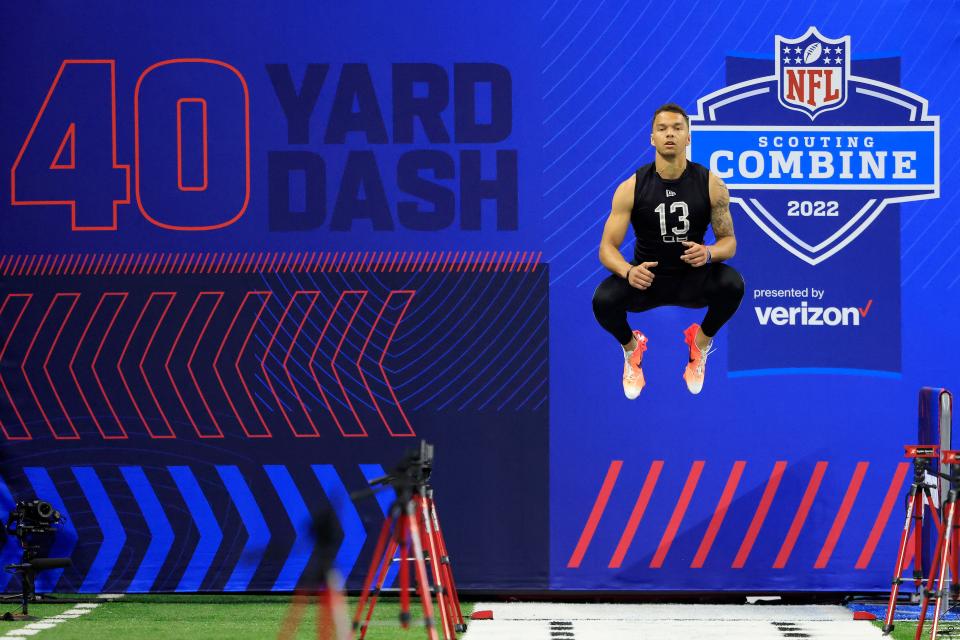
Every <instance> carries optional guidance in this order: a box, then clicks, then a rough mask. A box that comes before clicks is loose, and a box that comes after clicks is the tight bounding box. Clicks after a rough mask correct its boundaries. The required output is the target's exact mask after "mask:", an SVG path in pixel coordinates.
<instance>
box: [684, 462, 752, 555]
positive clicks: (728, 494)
mask: <svg viewBox="0 0 960 640" xmlns="http://www.w3.org/2000/svg"><path fill="white" fill-rule="evenodd" d="M746 466H747V463H746V462H745V461H743V460H737V461H736V462H734V463H733V469H731V470H730V475H729V476H728V477H727V484H726V486H725V487H724V488H723V493H722V494H721V495H720V502H718V503H717V508H716V509H715V510H714V512H713V517H712V518H711V519H710V525H709V526H708V527H707V532H706V533H705V534H704V536H703V540H701V541H700V548H698V549H697V554H696V555H695V556H694V557H693V562H692V563H691V564H690V568H691V569H700V568H702V567H703V563H704V562H706V561H707V556H708V555H710V549H711V548H712V547H713V542H714V540H716V539H717V533H719V531H720V527H721V526H722V525H723V519H724V518H726V517H727V509H729V508H730V502H732V501H733V496H734V494H735V493H736V492H737V485H739V484H740V478H741V476H743V469H744V467H746Z"/></svg>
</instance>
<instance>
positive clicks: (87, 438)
mask: <svg viewBox="0 0 960 640" xmlns="http://www.w3.org/2000/svg"><path fill="white" fill-rule="evenodd" d="M0 12H2V15H0V47H2V57H0V86H2V87H3V91H4V95H5V98H6V99H4V100H2V101H0V115H2V117H3V121H4V125H5V126H4V127H3V130H2V131H0V160H2V165H3V166H4V167H8V168H9V170H10V180H9V182H7V181H2V186H0V207H2V211H0V215H2V216H3V218H2V219H3V233H2V234H0V277H2V287H3V289H2V292H0V296H2V298H0V426H2V435H3V437H4V438H5V440H4V464H3V469H2V473H0V476H2V480H3V482H2V484H0V503H2V505H3V507H4V509H6V508H7V507H9V506H10V505H11V504H12V501H13V499H14V498H15V497H25V496H32V495H37V496H40V497H41V498H44V499H46V500H49V501H51V502H52V503H54V504H55V505H56V506H57V508H59V509H61V510H63V511H64V512H65V513H66V514H68V518H69V521H68V524H67V525H66V527H65V529H64V531H63V532H61V534H60V535H59V536H58V538H57V541H56V543H55V545H54V549H53V550H52V553H53V555H71V556H72V557H73V559H74V567H73V568H70V569H67V570H65V571H62V572H59V571H58V572H48V575H46V576H44V577H43V579H42V580H41V582H40V586H41V587H44V588H53V587H54V586H56V588H58V589H60V590H73V589H75V590H83V591H101V590H107V591H123V590H128V591H150V590H182V591H195V590H212V591H220V590H226V591H233V590H239V591H242V590H248V589H249V590H269V589H277V590H284V589H291V588H293V587H294V586H296V585H297V584H303V581H304V580H306V579H307V577H308V576H310V575H311V568H312V567H313V566H315V563H316V561H317V558H318V555H317V552H316V550H315V549H314V545H313V542H312V538H311V535H310V531H309V520H310V517H311V515H316V514H318V513H320V512H321V511H323V510H325V509H327V508H331V509H333V510H334V511H335V512H336V514H337V516H338V520H339V523H340V534H341V535H340V537H339V539H338V542H337V545H338V546H337V556H336V562H337V564H338V566H339V567H340V568H341V569H342V570H343V571H344V572H345V573H347V574H348V584H349V585H351V586H354V587H356V586H359V584H360V581H361V580H362V577H363V574H364V569H365V565H366V563H367V562H368V561H369V559H370V555H371V554H372V551H373V548H372V547H373V543H374V539H375V534H376V532H377V531H378V529H379V526H380V524H381V522H382V520H383V514H384V510H385V509H386V507H387V506H388V505H389V500H390V497H389V496H386V495H383V494H381V495H379V496H374V497H369V498H363V499H356V500H351V499H350V498H349V496H348V493H349V492H351V491H354V490H356V489H360V488H363V487H365V486H367V483H368V481H369V480H370V479H371V478H374V477H376V476H378V475H380V474H381V473H382V472H383V471H384V470H388V469H389V468H390V467H391V466H392V465H393V464H394V463H395V462H396V461H397V460H398V459H399V458H400V456H401V455H402V454H403V452H404V451H405V450H406V449H407V448H409V447H411V446H414V444H415V443H416V440H417V438H419V437H424V438H427V439H429V440H431V441H434V442H436V444H437V454H438V457H437V464H436V470H435V486H436V489H437V500H438V507H439V510H440V514H441V520H442V522H443V525H444V527H445V533H446V536H447V539H448V540H447V541H448V546H449V547H450V552H451V555H452V557H453V561H454V567H455V572H456V577H457V580H458V584H459V586H460V587H461V588H483V589H496V590H551V589H556V590H564V589H573V590H719V589H728V590H846V589H858V590H882V589H884V588H887V586H888V585H889V577H890V572H891V570H892V568H893V562H894V557H893V555H894V548H895V545H896V543H897V539H898V533H899V529H900V525H901V523H902V520H901V514H902V511H901V509H902V506H901V505H902V494H903V492H904V491H905V489H906V486H907V485H906V483H907V482H908V474H907V468H906V466H905V463H904V462H903V460H902V457H901V455H902V445H903V444H904V443H908V442H911V441H913V440H914V439H915V437H916V422H917V414H916V394H917V391H918V389H919V388H920V387H921V386H923V385H931V386H942V387H947V388H954V387H957V384H956V383H957V374H956V373H955V371H954V368H953V367H952V366H951V365H952V361H951V358H950V349H949V334H948V331H949V329H950V328H951V324H950V323H951V321H952V320H954V319H956V318H957V317H958V303H957V301H956V300H957V298H956V296H955V295H954V288H955V287H956V285H957V282H958V280H960V274H958V272H957V269H956V268H955V267H954V264H955V263H956V259H957V251H958V249H956V247H958V246H960V230H958V229H957V223H956V222H955V221H954V220H953V219H952V216H951V215H950V211H951V210H952V209H951V205H952V204H953V203H954V201H955V199H956V197H957V194H958V191H957V189H956V186H955V181H954V180H952V178H953V177H954V174H955V172H956V169H957V165H956V163H955V161H954V159H953V158H952V157H951V156H950V155H949V154H943V153H941V150H942V149H948V148H949V145H950V143H951V142H952V141H953V139H954V138H955V137H956V135H957V131H958V130H957V128H956V125H955V124H954V122H955V119H954V117H953V111H954V109H955V108H956V104H957V90H956V89H955V85H954V81H955V79H956V75H957V69H958V66H957V65H956V64H955V62H954V61H953V59H952V57H951V55H952V54H955V53H956V43H955V42H954V34H955V33H956V32H957V27H958V11H957V9H956V7H955V6H954V5H953V4H952V3H946V2H932V3H927V2H922V3H921V2H880V3H877V2H873V3H866V2H859V3H855V4H850V5H845V6H841V5H838V4H836V3H832V2H817V1H815V2H809V3H804V4H796V3H776V2H768V1H765V0H761V1H757V2H745V3H741V4H739V5H735V6H725V5H724V6H721V5H720V4H716V3H710V2H686V3H668V4H667V5H664V4H662V3H661V4H656V5H655V4H650V3H637V2H625V1H617V0H613V1H610V2H606V1H605V2H599V3H594V4H591V3H583V2H579V1H577V0H571V1H570V2H567V1H565V0H553V1H547V2H543V3H519V4H518V3H504V2H492V3H485V4H483V5H478V6H471V7H470V9H469V10H465V9H463V8H461V7H458V6H455V5H451V6H446V5H436V4H435V3H430V4H428V3H407V4H402V5H398V4H396V3H394V4H387V3H375V4H374V5H373V6H370V5H364V6H363V7H360V6H357V7H354V6H341V5H338V4H335V3H320V4H300V3H281V5H280V6H267V5H265V4H258V3H247V2H240V3H237V2H231V3H219V2H211V3H202V4H199V5H197V4H195V3H166V4H165V5H164V6H163V7H158V6H128V5H127V4H122V3H110V2H108V3H100V4H99V5H98V6H97V7H96V8H92V9H91V8H90V7H82V8H81V7H70V6H64V5H61V4H58V3H41V4H36V3H35V4H33V5H31V6H29V7H27V6H13V5H11V6H7V7H5V8H3V9H0ZM811 27H814V28H815V29H811ZM671 101H672V102H677V103H679V104H681V105H682V106H684V107H685V108H686V109H687V110H688V111H689V112H690V114H691V116H692V118H693V123H692V124H693V134H692V140H693V143H692V145H691V149H690V154H691V157H692V158H693V159H694V160H696V161H698V162H701V163H703V164H706V165H708V166H710V167H711V168H712V169H713V170H714V171H717V172H718V173H719V174H721V175H723V176H724V179H725V180H726V182H727V183H728V184H729V185H730V187H731V197H732V199H733V203H732V206H731V210H732V214H733V218H734V223H735V229H736V233H737V238H738V253H737V256H736V257H735V258H734V259H733V260H732V261H731V264H732V265H734V266H735V267H736V268H737V269H738V270H740V272H741V273H742V274H743V276H744V279H745V281H746V287H747V291H746V296H745V298H744V301H743V304H742V305H741V308H740V310H739V311H738V313H737V315H736V316H735V318H734V320H733V321H732V322H731V323H730V325H728V327H727V328H725V329H724V330H723V331H722V332H721V334H720V336H719V338H718V345H719V347H720V350H719V351H718V353H717V354H716V355H715V356H712V358H711V360H710V366H709V369H710V370H709V374H708V379H707V383H706V386H705V389H704V391H703V393H702V394H700V395H699V396H696V397H694V396H690V395H689V394H688V393H687V391H686V389H685V387H684V385H683V382H682V380H681V377H680V376H681V373H682V371H683V367H684V364H685V358H686V354H685V351H684V345H683V341H682V330H683V329H684V328H685V327H686V326H687V325H688V324H690V323H691V322H694V321H697V322H698V321H699V320H700V319H701V318H702V312H698V311H690V310H682V309H659V310H655V311H652V312H649V313H646V314H643V315H642V316H638V317H634V318H632V322H633V324H634V326H636V327H637V328H640V329H642V330H643V331H644V333H645V334H646V335H647V336H648V337H649V340H650V349H649V350H648V352H647V354H646V356H645V360H644V369H645V372H646V378H647V381H648V384H647V388H646V389H645V390H644V392H643V395H642V396H641V397H640V398H639V399H638V400H636V401H633V402H630V401H627V400H626V399H625V398H624V397H623V394H622V391H621V389H620V381H619V378H620V370H621V362H620V358H621V356H620V351H619V347H618V345H617V344H616V343H615V342H614V341H613V339H612V338H611V337H610V336H609V335H607V334H606V333H604V332H603V331H602V330H601V329H600V328H599V326H598V325H597V324H596V322H595V320H594V319H593V316H592V312H591V306H590V300H591V297H592V293H593V289H594V287H595V286H596V285H597V284H598V283H599V282H600V280H601V279H602V278H603V277H605V275H606V271H605V269H604V268H603V267H602V266H601V265H600V264H599V262H598V260H597V248H598V242H599V238H600V233H601V230H602V225H603V222H604V220H605V219H606V216H607V213H608V212H609V203H610V198H611V196H612V194H613V191H614V189H615V188H616V185H617V184H619V183H620V182H621V181H623V180H624V179H626V178H627V177H629V175H630V174H631V173H632V172H633V171H634V170H636V168H638V167H639V166H640V165H642V164H645V163H647V162H650V161H651V160H652V158H653V154H652V149H651V147H650V145H649V137H648V133H649V130H650V117H651V114H652V112H653V110H654V109H655V108H656V107H657V106H659V105H660V104H663V103H665V102H671ZM8 190H9V193H7V191H8ZM623 251H624V253H625V254H628V255H629V252H631V251H632V238H630V237H629V236H628V238H627V241H626V242H625V244H624V247H623ZM16 551H17V550H16V545H15V543H14V542H12V541H8V542H7V545H6V547H4V553H5V555H4V558H5V559H4V562H8V561H12V559H14V558H16V557H17V553H16ZM15 586H16V585H14V584H10V585H8V587H9V588H14V587H15Z"/></svg>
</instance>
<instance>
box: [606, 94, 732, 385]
mask: <svg viewBox="0 0 960 640" xmlns="http://www.w3.org/2000/svg"><path fill="white" fill-rule="evenodd" d="M650 143H651V144H652V145H653V147H654V148H655V149H656V156H655V160H654V162H652V163H651V164H648V165H645V166H643V167H640V169H639V170H638V171H637V172H636V174H634V175H633V176H631V177H630V178H629V179H628V180H626V181H625V182H623V183H621V184H620V186H619V187H617V190H616V192H615V193H614V195H613V205H612V207H611V211H610V217H609V218H608V219H607V222H606V224H605V225H604V227H603V237H602V238H601V240H600V262H602V263H603V266H605V267H606V268H607V269H609V270H610V271H611V272H612V275H611V276H609V277H608V278H606V279H605V280H604V281H603V282H601V283H600V286H598V287H597V290H596V291H595V292H594V295H593V312H594V315H596V317H597V320H598V321H599V322H600V325H601V326H602V327H603V328H604V329H606V330H607V331H609V332H610V333H611V334H612V335H613V337H614V338H616V339H617V341H618V342H619V343H620V345H621V346H622V347H623V355H624V363H623V392H624V394H626V396H627V397H628V398H630V399H631V400H632V399H634V398H636V397H637V396H638V395H640V391H641V390H642V389H643V386H644V384H645V381H644V378H643V370H642V369H641V361H642V360H643V352H644V351H646V349H647V338H646V336H644V335H643V333H641V332H640V331H636V330H633V331H631V330H630V325H629V324H628V323H627V312H628V311H630V312H638V311H647V310H648V309H653V308H655V307H660V306H665V305H671V306H677V307H686V308H689V309H700V308H703V307H706V308H707V313H706V316H705V317H704V319H703V324H702V325H697V324H692V325H690V327H688V328H687V330H686V331H684V339H685V341H686V343H687V346H688V347H689V354H690V355H689V361H688V363H687V366H686V369H685V370H684V372H683V379H684V381H685V382H686V383H687V389H689V390H690V393H694V394H696V393H700V390H701V389H702V388H703V378H704V374H705V372H706V365H707V355H708V354H709V353H710V352H711V346H712V344H713V342H712V340H713V337H714V336H715V335H717V332H718V331H719V330H720V327H722V326H723V325H724V324H725V323H726V322H727V320H729V319H730V318H731V317H732V316H733V314H734V312H735V311H736V310H737V307H738V306H740V299H741V298H743V278H741V277H740V274H739V273H737V271H736V269H734V268H733V267H730V266H729V265H726V264H722V263H723V261H724V260H729V259H730V258H732V257H733V255H734V253H736V250H737V239H736V238H735V237H734V235H733V220H732V218H731V216H730V194H729V192H728V191H727V187H726V185H724V183H723V180H721V179H720V178H718V177H717V176H715V175H713V174H712V173H710V171H709V170H708V169H707V168H706V167H704V166H703V165H700V164H697V163H695V162H690V161H688V160H687V155H686V149H687V145H689V144H690V119H689V117H687V114H686V112H684V110H683V109H682V108H681V107H680V106H678V105H676V104H666V105H663V106H662V107H660V108H659V109H657V110H656V112H655V113H654V115H653V132H652V133H651V134H650ZM708 223H709V224H710V225H711V226H712V227H713V234H714V236H716V242H715V243H714V244H712V245H704V244H703V239H704V234H705V233H706V230H707V224H708ZM630 225H632V226H633V230H634V233H635V234H636V238H637V240H636V245H635V247H634V251H633V260H632V261H630V262H628V261H627V260H625V259H624V257H623V255H622V254H621V253H620V249H619V247H620V245H621V243H622V242H623V238H624V236H625V235H626V233H627V227H628V226H630Z"/></svg>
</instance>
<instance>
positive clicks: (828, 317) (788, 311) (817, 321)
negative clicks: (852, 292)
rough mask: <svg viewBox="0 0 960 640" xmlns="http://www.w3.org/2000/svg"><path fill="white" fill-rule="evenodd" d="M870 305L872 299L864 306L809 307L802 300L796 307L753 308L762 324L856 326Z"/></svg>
mask: <svg viewBox="0 0 960 640" xmlns="http://www.w3.org/2000/svg"><path fill="white" fill-rule="evenodd" d="M872 306H873V300H872V299H871V300H868V301H867V304H866V306H865V307H811V306H809V305H807V303H806V301H804V302H801V303H800V306H798V307H754V308H753V310H754V312H756V314H757V321H759V322H760V324H761V325H762V326H766V325H768V324H774V325H777V326H784V325H790V326H796V325H801V326H813V327H822V326H828V327H836V326H839V325H842V326H848V325H853V326H857V327H858V326H860V319H861V318H866V317H867V314H868V313H870V307H872Z"/></svg>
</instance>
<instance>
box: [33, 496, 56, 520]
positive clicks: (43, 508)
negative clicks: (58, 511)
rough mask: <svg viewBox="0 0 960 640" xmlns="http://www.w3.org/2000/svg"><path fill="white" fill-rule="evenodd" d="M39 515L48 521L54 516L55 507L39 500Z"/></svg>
mask: <svg viewBox="0 0 960 640" xmlns="http://www.w3.org/2000/svg"><path fill="white" fill-rule="evenodd" d="M37 515H38V516H40V517H41V518H43V519H44V520H46V519H47V518H49V517H50V516H52V515H53V505H51V504H50V503H49V502H44V501H43V500H37Z"/></svg>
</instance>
